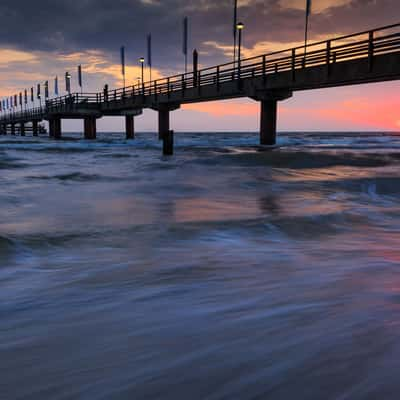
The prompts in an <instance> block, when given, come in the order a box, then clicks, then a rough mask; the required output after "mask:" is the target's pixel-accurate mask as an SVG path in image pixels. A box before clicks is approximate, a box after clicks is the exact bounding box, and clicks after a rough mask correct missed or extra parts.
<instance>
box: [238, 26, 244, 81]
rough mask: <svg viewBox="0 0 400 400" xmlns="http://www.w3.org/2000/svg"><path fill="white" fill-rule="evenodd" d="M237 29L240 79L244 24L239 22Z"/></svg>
mask: <svg viewBox="0 0 400 400" xmlns="http://www.w3.org/2000/svg"><path fill="white" fill-rule="evenodd" d="M236 29H237V30H238V32H239V44H238V47H239V48H238V77H239V78H240V63H241V59H242V54H241V50H242V31H243V29H244V24H243V23H242V22H238V24H237V25H236Z"/></svg>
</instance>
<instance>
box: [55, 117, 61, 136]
mask: <svg viewBox="0 0 400 400" xmlns="http://www.w3.org/2000/svg"><path fill="white" fill-rule="evenodd" d="M54 139H56V140H60V139H61V118H54Z"/></svg>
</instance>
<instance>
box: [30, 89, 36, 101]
mask: <svg viewBox="0 0 400 400" xmlns="http://www.w3.org/2000/svg"><path fill="white" fill-rule="evenodd" d="M34 100H35V96H34V94H33V87H31V102H32V103H33V102H34Z"/></svg>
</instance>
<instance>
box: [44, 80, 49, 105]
mask: <svg viewBox="0 0 400 400" xmlns="http://www.w3.org/2000/svg"><path fill="white" fill-rule="evenodd" d="M44 98H45V99H46V100H47V99H48V98H49V81H46V82H45V83H44Z"/></svg>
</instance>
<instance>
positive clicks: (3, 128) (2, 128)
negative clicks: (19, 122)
mask: <svg viewBox="0 0 400 400" xmlns="http://www.w3.org/2000/svg"><path fill="white" fill-rule="evenodd" d="M0 135H7V125H5V124H0Z"/></svg>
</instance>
